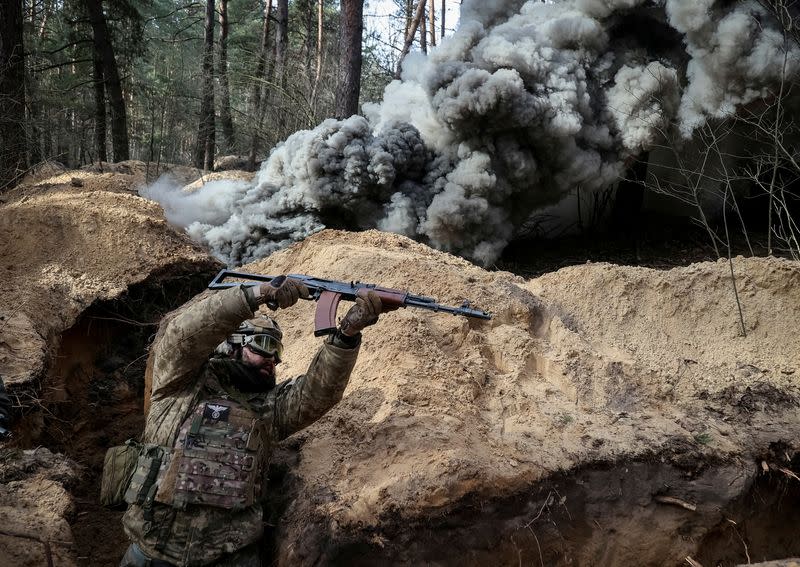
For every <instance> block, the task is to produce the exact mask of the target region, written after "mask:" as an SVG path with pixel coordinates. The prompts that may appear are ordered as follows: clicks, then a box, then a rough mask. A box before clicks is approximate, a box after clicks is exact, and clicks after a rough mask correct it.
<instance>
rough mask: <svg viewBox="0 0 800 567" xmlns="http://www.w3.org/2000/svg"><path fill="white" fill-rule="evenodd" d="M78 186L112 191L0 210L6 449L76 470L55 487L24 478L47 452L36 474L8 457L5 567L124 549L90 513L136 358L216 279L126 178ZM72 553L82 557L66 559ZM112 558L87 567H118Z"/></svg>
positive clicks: (23, 460)
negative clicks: (162, 324)
mask: <svg viewBox="0 0 800 567" xmlns="http://www.w3.org/2000/svg"><path fill="white" fill-rule="evenodd" d="M81 173H84V172H69V173H68V174H66V175H67V178H69V177H71V176H75V175H80V174H81ZM86 175H93V176H95V177H93V178H92V180H93V182H99V181H103V183H107V184H108V185H109V186H110V187H111V188H112V189H111V190H97V189H93V187H95V185H93V184H92V183H86V184H85V185H84V187H82V188H78V187H73V186H71V185H69V184H63V183H61V184H55V185H53V184H52V183H48V184H45V185H42V186H37V187H33V186H29V187H27V188H23V190H22V191H15V192H13V193H12V195H10V198H9V200H8V201H7V202H5V203H4V204H2V205H0V257H2V259H3V263H2V265H0V269H2V273H3V293H2V294H0V376H2V377H3V379H4V380H5V383H6V387H7V389H8V392H9V394H10V396H11V398H12V400H14V402H15V408H14V412H15V414H16V417H17V419H16V420H15V421H16V422H15V423H14V424H13V426H12V430H13V432H14V438H13V439H12V441H11V443H10V445H15V446H17V447H36V446H38V445H40V444H44V445H46V446H47V447H48V448H50V449H52V450H53V451H59V452H64V453H66V454H67V455H69V456H70V457H71V458H73V459H74V460H76V461H79V462H80V463H81V464H82V465H83V467H82V470H81V473H80V475H78V474H77V473H70V474H69V475H67V476H69V478H70V479H72V480H70V482H62V480H59V479H57V478H55V477H53V474H55V473H54V472H53V471H56V470H57V468H54V467H50V466H43V467H44V469H47V471H48V472H47V473H46V474H44V473H43V474H44V476H41V475H38V473H37V474H28V473H31V471H33V472H35V471H36V470H39V468H42V467H40V466H39V465H40V464H41V463H39V460H41V459H39V457H41V451H47V449H40V450H37V451H36V452H35V454H34V457H35V459H34V460H35V461H36V463H34V464H31V463H30V462H29V461H30V459H29V458H28V454H27V452H25V453H21V452H19V451H11V452H6V451H4V452H3V453H2V456H1V457H0V461H1V462H0V494H2V498H1V499H0V500H2V505H3V506H4V507H5V508H2V509H0V513H2V514H3V516H2V517H0V540H2V541H0V548H2V549H3V550H4V555H3V559H2V560H0V563H2V564H3V565H52V564H56V565H70V564H72V563H70V559H69V557H71V561H74V564H79V565H83V564H86V562H85V561H83V560H80V559H77V558H79V557H84V558H85V557H86V556H87V555H90V553H89V552H90V551H91V550H92V549H93V548H94V547H95V546H98V545H99V546H103V545H107V544H108V542H110V541H113V542H121V541H123V540H124V536H122V533H121V531H122V530H121V527H120V522H119V513H111V512H108V511H105V510H102V509H100V508H99V506H97V505H96V500H97V497H98V487H99V471H100V469H101V467H102V458H103V454H104V452H105V449H106V448H108V447H109V446H111V445H114V444H118V443H121V442H122V441H124V440H125V439H126V438H128V437H133V436H136V435H138V433H139V431H141V426H142V418H141V407H142V403H141V402H142V388H143V380H142V375H143V364H144V357H143V353H144V349H145V347H146V344H147V341H148V338H149V336H150V335H151V334H152V332H154V330H155V325H156V323H157V321H158V319H159V317H160V316H161V314H163V313H164V312H166V311H168V310H170V309H172V308H174V307H175V306H176V305H177V304H180V303H181V302H183V301H185V300H186V299H187V297H190V296H191V295H192V294H194V293H196V292H197V291H199V290H200V289H202V286H203V285H204V283H205V282H207V281H208V278H209V277H210V274H213V273H214V272H215V271H216V270H217V269H219V264H218V262H216V261H215V260H214V259H212V258H211V257H210V256H208V255H207V254H206V253H205V252H204V251H203V250H202V249H201V248H199V247H198V246H196V245H195V244H193V243H192V242H190V241H189V240H188V238H187V237H186V236H184V235H182V234H180V233H178V232H177V231H176V230H175V229H173V228H172V227H171V226H170V225H168V224H167V222H166V221H165V220H164V218H163V212H162V210H161V208H160V207H159V206H158V205H157V204H155V203H152V202H150V201H147V200H145V199H142V198H140V197H138V196H135V195H132V194H129V193H126V192H121V191H120V187H124V186H125V185H126V184H127V183H129V181H130V180H129V178H130V177H131V175H128V174H117V173H104V174H90V173H87V174H86ZM197 280H202V282H200V281H197ZM138 361H141V363H139V362H138ZM48 454H49V453H48ZM53 459H55V460H64V457H62V456H60V455H56V456H54V457H53ZM37 463H38V464H37ZM34 465H35V466H34ZM12 469H13V470H14V471H16V472H14V473H13V474H12V473H10V472H9V471H10V470H12ZM44 469H43V470H44ZM20 471H21V472H20ZM21 473H25V474H21ZM65 474H66V473H64V474H62V473H58V474H57V475H56V476H59V477H63V476H64V475H65ZM77 476H79V477H80V478H79V480H75V478H73V477H77ZM67 485H68V488H69V489H70V491H71V493H72V494H73V495H76V496H77V497H78V500H77V501H75V502H73V500H72V498H71V497H70V494H69V493H68V492H67V490H66V489H65V486H67ZM11 510H16V512H15V513H12V512H11ZM73 512H74V514H73ZM65 516H69V519H70V520H73V521H75V524H74V527H73V529H70V526H69V524H68V523H67V519H66V517H65ZM98 522H99V523H98ZM7 528H8V529H7ZM9 538H11V539H9ZM73 539H74V541H73ZM73 544H77V545H76V546H75V547H77V548H80V552H78V553H75V548H72V549H71V555H70V556H68V555H65V553H66V550H70V547H71V546H72V545H73ZM118 547H119V546H117V548H115V549H113V550H112V553H111V555H112V556H113V557H102V556H98V555H96V554H95V555H94V556H95V558H97V557H100V559H98V560H97V562H96V563H93V564H114V563H116V561H118V560H119V557H120V556H121V552H120V550H119V549H118ZM6 550H7V551H6ZM43 554H44V555H43Z"/></svg>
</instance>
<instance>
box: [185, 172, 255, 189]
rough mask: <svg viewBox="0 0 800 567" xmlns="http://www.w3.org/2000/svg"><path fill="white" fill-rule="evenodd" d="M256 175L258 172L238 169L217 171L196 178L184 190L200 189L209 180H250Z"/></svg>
mask: <svg viewBox="0 0 800 567" xmlns="http://www.w3.org/2000/svg"><path fill="white" fill-rule="evenodd" d="M255 176H256V174H255V173H254V172H252V171H242V170H238V169H231V170H225V171H215V172H213V173H207V174H205V175H203V176H202V177H200V178H199V179H196V180H195V181H192V182H191V183H189V184H188V185H184V187H183V191H186V192H188V193H192V192H194V191H197V190H198V189H200V188H201V187H202V186H203V185H205V184H206V183H208V182H209V181H219V180H220V179H230V180H235V181H240V180H241V181H247V182H250V181H252V180H253V178H254V177H255Z"/></svg>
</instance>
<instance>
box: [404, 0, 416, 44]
mask: <svg viewBox="0 0 800 567" xmlns="http://www.w3.org/2000/svg"><path fill="white" fill-rule="evenodd" d="M413 14H414V0H406V9H405V16H406V25H405V27H404V28H403V39H404V40H405V39H406V38H407V37H408V30H410V29H411V20H412V19H413Z"/></svg>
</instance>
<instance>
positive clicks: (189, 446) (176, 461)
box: [155, 399, 266, 509]
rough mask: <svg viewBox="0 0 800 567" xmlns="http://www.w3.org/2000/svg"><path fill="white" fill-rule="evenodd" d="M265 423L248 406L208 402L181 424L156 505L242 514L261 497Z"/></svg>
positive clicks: (166, 461) (161, 469)
mask: <svg viewBox="0 0 800 567" xmlns="http://www.w3.org/2000/svg"><path fill="white" fill-rule="evenodd" d="M264 442H265V435H264V423H263V422H262V421H261V420H260V419H259V418H258V416H257V414H256V413H255V412H253V411H252V410H250V409H248V408H247V407H246V406H245V405H244V404H241V403H239V402H236V401H233V400H226V399H215V400H205V401H203V402H201V403H199V404H198V405H197V407H196V408H195V410H194V411H193V412H192V413H191V414H190V415H189V417H188V418H187V419H186V420H185V421H184V422H183V425H181V428H180V430H179V432H178V437H177V439H176V440H175V445H174V447H173V449H172V450H171V451H170V452H169V453H168V454H167V455H165V458H164V459H163V460H162V463H161V466H160V467H159V472H158V476H157V477H156V483H155V484H156V485H157V486H158V489H157V492H156V494H155V501H156V502H161V503H162V504H169V505H171V506H173V507H175V508H185V507H186V506H187V505H188V504H201V505H204V506H215V507H219V508H225V509H242V508H246V507H248V506H251V505H253V504H254V503H256V502H257V501H258V499H259V497H260V495H261V480H262V470H263V463H264V460H265V457H266V455H265V450H264V446H265V443H264Z"/></svg>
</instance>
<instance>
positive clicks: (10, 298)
mask: <svg viewBox="0 0 800 567" xmlns="http://www.w3.org/2000/svg"><path fill="white" fill-rule="evenodd" d="M104 175H109V176H111V177H112V179H111V181H110V182H111V183H112V184H115V185H118V184H119V183H118V181H117V180H115V178H114V176H115V175H117V174H104ZM0 257H2V258H3V276H4V291H3V294H2V296H0V316H2V317H3V318H4V320H5V321H7V324H4V325H3V326H2V327H0V336H2V338H3V340H2V342H0V363H5V361H6V360H13V359H14V357H15V356H18V354H19V353H20V352H21V351H29V352H38V351H40V350H42V346H41V345H40V346H37V347H36V348H33V349H27V348H24V347H23V348H20V347H15V348H8V344H9V342H8V341H12V342H14V341H18V340H20V333H17V332H16V330H17V329H24V328H25V327H28V328H29V329H30V328H32V329H33V330H34V331H35V332H36V334H37V335H38V340H39V341H43V342H45V343H47V342H50V341H52V340H53V339H57V338H58V337H59V336H60V334H61V333H62V332H63V331H65V330H66V329H67V328H69V327H70V326H71V325H72V324H73V323H74V322H75V321H76V319H77V317H78V315H80V314H81V313H82V312H83V311H84V310H85V309H86V308H87V307H88V306H89V305H90V304H92V302H94V301H97V300H110V299H113V298H116V297H119V296H120V295H121V294H123V293H124V292H126V291H127V289H128V287H129V286H131V285H133V284H136V283H138V282H141V281H142V280H144V279H145V278H147V277H149V276H150V275H151V274H152V273H153V272H154V271H156V270H159V269H165V268H167V267H169V266H170V265H172V264H175V263H187V262H199V263H205V264H213V263H214V262H213V260H211V259H210V258H209V257H208V255H207V254H206V253H205V252H204V251H203V250H202V249H201V248H200V247H198V246H197V245H195V244H193V243H192V242H190V241H189V239H188V238H187V237H186V236H184V235H182V234H180V233H178V232H177V231H175V230H173V229H172V228H171V227H170V226H169V225H168V224H167V223H166V221H165V220H164V218H163V213H162V210H161V208H160V207H159V206H158V205H157V204H155V203H153V202H150V201H147V200H145V199H142V198H140V197H136V196H133V195H128V194H125V193H116V192H108V191H95V190H91V189H90V188H87V187H83V188H75V187H70V186H68V185H59V186H57V187H51V188H48V189H45V190H39V191H37V192H35V193H30V194H27V195H26V196H24V197H21V198H18V199H15V200H12V201H10V202H8V203H6V204H4V205H3V206H2V207H0ZM12 331H14V332H13V333H12ZM28 332H29V333H30V331H28ZM7 335H8V336H9V337H10V338H8V339H6V336H7ZM3 347H6V348H3ZM3 374H4V375H5V377H6V379H7V380H9V381H10V382H11V383H14V382H15V381H17V380H18V379H20V378H21V373H20V372H16V371H15V372H8V370H7V369H6V368H5V367H4V368H3ZM23 374H24V373H23Z"/></svg>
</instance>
